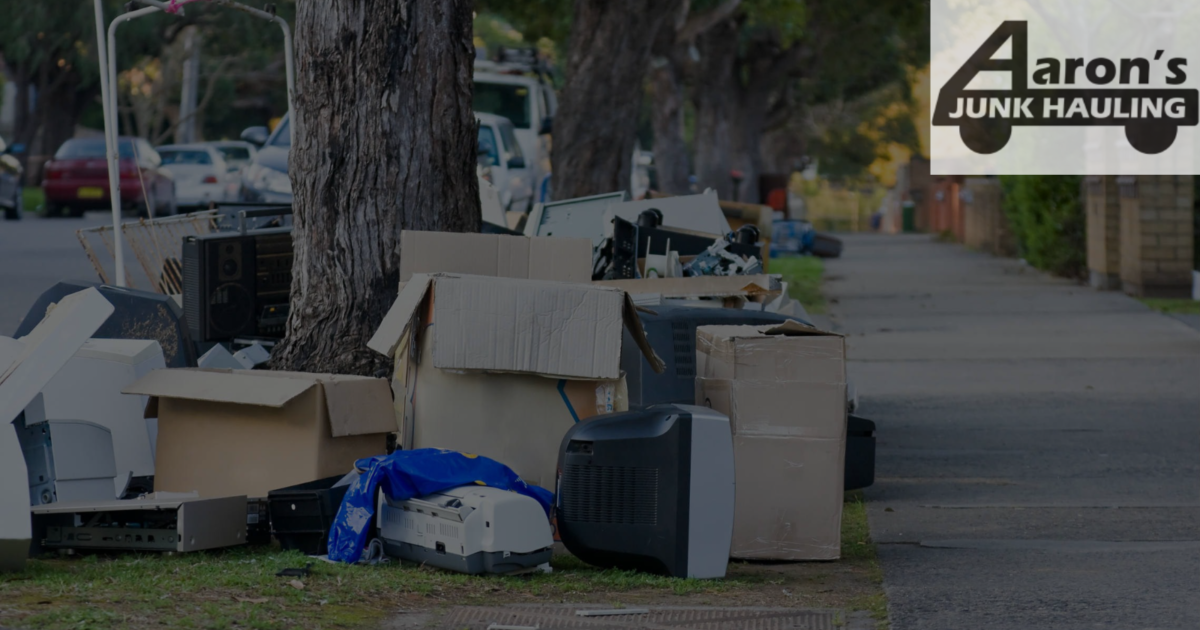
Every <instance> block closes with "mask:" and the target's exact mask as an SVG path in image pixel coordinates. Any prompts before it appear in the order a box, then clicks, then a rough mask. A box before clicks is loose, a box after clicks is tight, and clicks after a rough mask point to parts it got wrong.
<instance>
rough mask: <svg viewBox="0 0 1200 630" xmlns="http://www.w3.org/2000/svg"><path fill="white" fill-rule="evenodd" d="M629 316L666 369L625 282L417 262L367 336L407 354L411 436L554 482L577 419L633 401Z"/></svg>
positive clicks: (533, 479)
mask: <svg viewBox="0 0 1200 630" xmlns="http://www.w3.org/2000/svg"><path fill="white" fill-rule="evenodd" d="M625 328H628V329H629V331H630V334H631V336H632V337H633V338H634V339H635V341H636V342H637V343H638V346H639V348H641V349H642V351H643V353H645V354H646V357H647V360H648V361H649V362H650V364H651V366H652V367H653V368H654V369H656V370H658V371H662V369H663V365H662V360H661V359H659V358H658V357H657V356H655V355H654V352H653V350H651V349H650V347H649V344H648V342H647V341H646V337H645V332H644V331H643V330H642V327H641V320H640V319H638V317H637V314H636V313H635V312H634V310H633V304H632V302H630V300H629V297H628V296H627V295H626V294H625V292H624V291H621V290H618V289H612V288H606V287H598V286H594V285H591V284H568V283H562V282H543V281H534V280H521V279H509V278H483V277H477V276H460V275H455V274H433V275H425V274H417V275H414V276H413V277H412V279H411V280H410V281H409V282H407V283H406V284H405V286H404V288H403V289H401V291H400V295H399V296H398V297H397V298H396V302H395V304H393V305H392V308H391V310H390V311H389V312H388V314H387V315H386V316H385V317H384V321H383V323H382V324H381V325H380V327H379V330H377V331H376V333H375V336H374V337H372V338H371V340H370V341H369V342H368V344H367V345H368V347H370V348H371V349H373V350H375V351H377V352H380V353H382V354H386V355H388V356H390V357H392V358H393V360H394V361H395V365H396V369H395V373H394V376H393V380H392V391H393V392H394V393H395V400H396V403H395V412H396V413H395V418H396V425H397V426H398V428H399V430H400V433H401V442H402V444H403V445H404V446H405V447H406V448H424V447H435V448H446V449H451V450H456V451H462V452H467V453H473V454H477V455H484V456H487V457H490V458H492V459H495V460H496V461H498V462H501V463H503V464H505V465H507V466H508V467H510V468H512V469H513V470H514V471H515V472H516V473H517V474H518V475H520V476H521V478H522V479H524V480H525V481H527V482H529V483H533V484H536V485H540V486H542V487H544V488H547V489H551V490H552V489H553V488H554V480H555V472H556V467H557V462H558V447H559V445H560V444H561V443H562V438H563V435H564V434H565V433H566V432H567V430H568V429H569V428H570V427H571V426H572V425H573V424H574V423H575V422H578V421H579V420H583V419H586V418H589V417H591V416H594V415H597V414H599V413H607V412H615V411H624V410H626V409H627V408H628V401H627V394H626V392H625V381H624V377H623V376H622V375H621V372H620V352H621V341H622V334H623V330H624V329H625Z"/></svg>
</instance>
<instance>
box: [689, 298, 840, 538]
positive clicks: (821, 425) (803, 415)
mask: <svg viewBox="0 0 1200 630" xmlns="http://www.w3.org/2000/svg"><path fill="white" fill-rule="evenodd" d="M845 356H846V354H845V340H844V339H843V338H842V336H841V335H838V334H835V333H830V332H825V331H821V330H818V329H815V328H811V327H808V326H804V325H802V324H799V323H797V322H784V323H782V324H768V325H761V326H700V327H699V328H697V329H696V375H697V379H696V404H698V405H704V406H706V407H712V408H713V409H715V410H717V411H720V412H721V413H724V414H726V415H728V416H729V422H730V426H731V428H732V430H733V453H734V460H735V462H736V466H737V479H738V495H737V507H736V509H735V510H734V513H735V514H736V516H735V517H734V524H733V545H732V548H731V550H730V554H731V555H732V557H734V558H744V559H759V560H836V559H837V558H838V557H840V555H841V518H842V499H843V497H842V494H843V490H844V483H845V482H844V474H845V457H846V368H845ZM796 462H803V465H802V466H798V465H796ZM780 488H786V489H787V491H786V492H780V491H779V489H780Z"/></svg>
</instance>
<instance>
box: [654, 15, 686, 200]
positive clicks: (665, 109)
mask: <svg viewBox="0 0 1200 630" xmlns="http://www.w3.org/2000/svg"><path fill="white" fill-rule="evenodd" d="M661 30H662V32H660V33H659V36H658V40H657V42H656V43H655V50H654V58H653V60H652V61H651V63H650V90H651V97H652V99H653V102H652V105H651V108H650V109H651V116H650V119H651V123H652V124H653V125H654V171H655V174H656V175H657V178H658V189H659V190H661V191H662V192H665V193H669V194H672V195H682V194H686V193H687V192H688V188H689V186H688V174H689V173H690V172H691V170H690V169H689V168H688V151H687V143H686V142H685V141H684V139H683V105H684V96H683V77H682V76H681V75H682V74H683V73H682V71H681V66H682V64H681V63H680V62H679V60H677V59H675V58H674V57H675V51H676V44H675V33H674V29H668V28H666V27H665V26H664V27H663V28H662V29H661Z"/></svg>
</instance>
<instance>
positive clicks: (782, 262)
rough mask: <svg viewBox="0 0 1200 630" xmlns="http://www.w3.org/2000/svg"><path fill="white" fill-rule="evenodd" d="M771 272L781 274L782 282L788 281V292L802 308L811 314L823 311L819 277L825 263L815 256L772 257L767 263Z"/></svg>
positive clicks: (822, 272) (823, 304)
mask: <svg viewBox="0 0 1200 630" xmlns="http://www.w3.org/2000/svg"><path fill="white" fill-rule="evenodd" d="M769 271H770V272H771V273H778V274H783V280H784V282H787V283H788V293H789V294H790V297H791V298H792V299H793V300H796V301H797V302H800V304H801V305H803V306H804V310H806V311H808V312H809V313H813V314H820V313H824V312H825V297H824V296H823V295H821V277H822V276H823V275H824V273H825V263H823V262H821V259H820V258H817V257H815V256H785V257H780V258H772V259H771V261H770V264H769Z"/></svg>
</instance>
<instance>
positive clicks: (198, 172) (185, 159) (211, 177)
mask: <svg viewBox="0 0 1200 630" xmlns="http://www.w3.org/2000/svg"><path fill="white" fill-rule="evenodd" d="M155 150H156V151H158V155H159V157H161V158H162V165H163V167H164V168H166V169H167V170H169V171H171V175H172V176H173V177H174V179H175V202H176V203H177V204H178V205H179V206H180V207H185V206H186V207H204V206H208V205H209V204H210V203H215V202H218V201H233V196H232V195H231V192H232V193H234V194H236V191H237V189H236V188H234V189H233V190H232V191H231V190H230V184H231V183H232V182H231V178H230V171H229V166H228V165H227V164H226V162H225V158H224V157H223V156H222V155H221V152H220V151H218V150H217V149H216V147H213V146H210V145H207V144H168V145H163V146H161V147H158V148H157V149H155ZM234 170H235V171H236V169H234Z"/></svg>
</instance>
